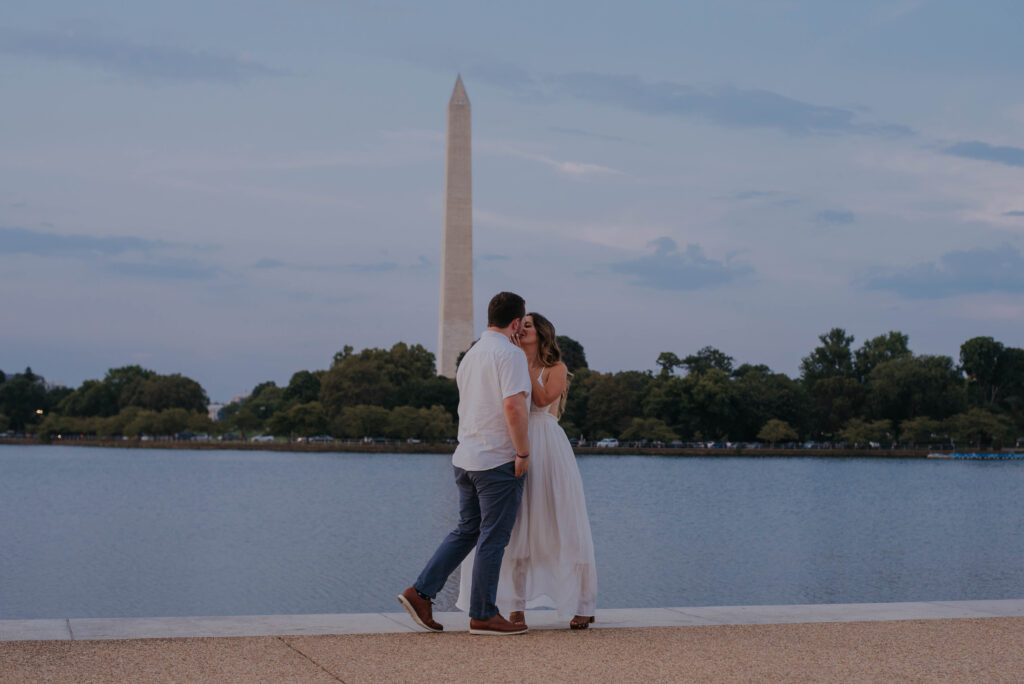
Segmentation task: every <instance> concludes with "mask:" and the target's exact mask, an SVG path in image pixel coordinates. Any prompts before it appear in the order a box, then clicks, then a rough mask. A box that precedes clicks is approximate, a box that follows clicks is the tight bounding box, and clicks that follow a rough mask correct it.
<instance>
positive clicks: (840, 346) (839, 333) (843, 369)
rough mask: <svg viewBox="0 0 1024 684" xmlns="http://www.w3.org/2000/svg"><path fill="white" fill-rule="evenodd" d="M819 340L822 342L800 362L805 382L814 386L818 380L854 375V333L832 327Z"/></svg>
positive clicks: (809, 385)
mask: <svg viewBox="0 0 1024 684" xmlns="http://www.w3.org/2000/svg"><path fill="white" fill-rule="evenodd" d="M818 341H819V342H821V344H820V345H819V346H817V347H815V348H814V351H812V352H811V353H810V354H809V355H808V356H805V357H804V358H803V360H802V361H801V362H800V371H801V376H802V378H803V381H804V383H806V384H807V385H808V387H813V385H814V383H815V382H817V381H818V380H824V379H827V378H837V377H838V378H850V377H853V375H854V371H853V353H852V352H851V351H850V345H852V344H853V335H847V334H846V331H845V330H843V329H842V328H832V329H831V330H829V331H828V332H827V333H825V334H824V335H819V336H818Z"/></svg>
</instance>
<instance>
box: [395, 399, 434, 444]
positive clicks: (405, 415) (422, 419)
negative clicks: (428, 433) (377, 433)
mask: <svg viewBox="0 0 1024 684" xmlns="http://www.w3.org/2000/svg"><path fill="white" fill-rule="evenodd" d="M427 420H428V416H427V415H426V412H422V411H421V410H420V409H417V408H414V407H412V406H396V407H395V408H393V409H391V413H390V415H389V416H388V423H387V428H386V429H385V434H386V435H387V436H388V437H394V438H397V439H406V438H409V437H415V438H418V439H419V438H422V437H423V432H424V429H425V428H426V426H427Z"/></svg>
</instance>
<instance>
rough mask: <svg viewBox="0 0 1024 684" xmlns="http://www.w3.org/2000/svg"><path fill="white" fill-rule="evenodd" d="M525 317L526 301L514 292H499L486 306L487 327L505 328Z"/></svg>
mask: <svg viewBox="0 0 1024 684" xmlns="http://www.w3.org/2000/svg"><path fill="white" fill-rule="evenodd" d="M525 315H526V300H524V299H523V298H522V297H520V296H519V295H517V294H516V293H515V292H499V293H498V294H496V295H494V296H493V297H492V298H491V303H490V304H488V305H487V327H489V328H505V327H508V326H509V324H511V323H512V321H514V320H516V319H517V318H522V317H523V316H525Z"/></svg>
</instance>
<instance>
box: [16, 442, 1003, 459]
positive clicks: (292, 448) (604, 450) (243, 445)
mask: <svg viewBox="0 0 1024 684" xmlns="http://www.w3.org/2000/svg"><path fill="white" fill-rule="evenodd" d="M0 444H18V445H22V446H43V445H50V446H57V445H59V446H77V447H108V448H122V449H191V450H199V451H203V450H211V451H212V450H229V451H283V452H307V451H308V452H325V453H330V452H336V453H364V454H450V453H452V452H453V451H454V450H455V445H454V444H426V443H418V444H409V443H406V442H392V443H387V444H377V443H373V444H368V443H363V442H344V441H334V442H314V443H311V442H284V441H282V442H248V441H245V442H243V441H216V440H210V441H189V440H140V439H127V440H120V439H59V440H58V439H54V440H52V441H49V442H47V441H43V440H39V439H35V438H22V439H19V438H12V437H5V438H0ZM573 451H574V452H575V453H576V455H577V456H596V455H601V456H691V457H693V456H700V457H708V456H744V457H750V458H762V457H785V458H794V457H813V458H927V457H928V454H933V453H950V450H948V449H945V450H937V449H772V448H769V447H764V448H759V449H751V448H731V449H728V448H727V449H711V448H707V449H696V448H682V449H679V448H669V447H663V448H653V447H630V446H620V447H596V446H593V447H592V446H586V447H575V448H574V449H573ZM1007 453H1010V452H1007Z"/></svg>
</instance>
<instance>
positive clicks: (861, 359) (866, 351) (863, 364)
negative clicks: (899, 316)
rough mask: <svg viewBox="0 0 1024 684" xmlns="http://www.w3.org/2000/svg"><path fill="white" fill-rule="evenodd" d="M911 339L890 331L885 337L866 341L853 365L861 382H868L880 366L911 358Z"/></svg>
mask: <svg viewBox="0 0 1024 684" xmlns="http://www.w3.org/2000/svg"><path fill="white" fill-rule="evenodd" d="M909 339H910V338H908V337H907V336H906V335H904V334H903V333H901V332H897V331H895V330H890V331H889V332H888V333H886V334H885V335H879V336H878V337H873V338H871V339H870V340H867V341H865V342H864V344H862V345H861V347H860V349H858V350H857V351H856V352H854V363H853V365H854V369H855V371H856V374H857V377H858V378H860V381H861V382H867V380H868V376H870V375H871V371H873V370H874V369H875V368H876V367H877V366H878V365H879V364H882V363H885V362H887V361H894V360H896V359H903V358H908V357H910V356H911V355H912V353H911V351H910V348H909V347H908V346H907V342H908V341H909ZM851 341H852V340H851Z"/></svg>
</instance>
